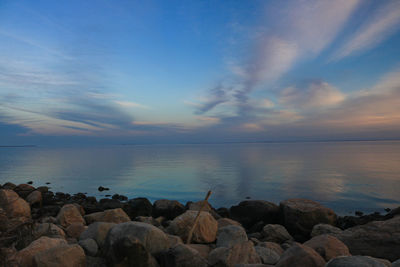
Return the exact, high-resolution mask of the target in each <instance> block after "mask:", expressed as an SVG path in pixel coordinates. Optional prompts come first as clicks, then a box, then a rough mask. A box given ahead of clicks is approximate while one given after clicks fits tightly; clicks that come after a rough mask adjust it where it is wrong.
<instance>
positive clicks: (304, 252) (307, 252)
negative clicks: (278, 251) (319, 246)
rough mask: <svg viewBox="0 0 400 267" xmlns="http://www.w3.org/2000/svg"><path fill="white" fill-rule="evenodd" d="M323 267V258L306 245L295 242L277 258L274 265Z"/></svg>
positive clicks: (280, 266) (281, 266)
mask: <svg viewBox="0 0 400 267" xmlns="http://www.w3.org/2000/svg"><path fill="white" fill-rule="evenodd" d="M292 266H296V267H324V266H325V260H324V259H323V258H322V257H321V256H320V255H319V254H318V253H317V252H315V250H313V249H312V248H310V247H308V246H303V245H300V244H295V245H293V246H291V247H290V248H288V249H287V250H286V251H285V252H284V253H283V254H282V256H281V258H280V259H279V261H278V263H277V264H276V267H292Z"/></svg>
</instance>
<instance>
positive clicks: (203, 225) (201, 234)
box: [167, 210, 218, 243]
mask: <svg viewBox="0 0 400 267" xmlns="http://www.w3.org/2000/svg"><path fill="white" fill-rule="evenodd" d="M197 214H198V211H193V210H188V211H186V212H185V213H183V214H182V215H179V216H178V217H176V218H175V219H174V220H173V221H172V222H171V224H170V225H169V226H168V228H167V232H168V233H170V234H173V235H178V236H180V237H181V238H182V239H183V241H186V240H187V238H188V235H189V232H190V229H191V228H192V226H193V223H194V220H195V218H196V216H197ZM217 230H218V222H217V221H216V220H215V219H214V218H213V216H211V214H210V213H208V212H205V211H202V212H201V213H200V216H199V220H198V223H197V225H196V227H195V229H194V231H193V236H192V241H193V242H194V243H212V242H214V241H215V238H216V236H217Z"/></svg>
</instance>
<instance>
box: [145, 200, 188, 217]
mask: <svg viewBox="0 0 400 267" xmlns="http://www.w3.org/2000/svg"><path fill="white" fill-rule="evenodd" d="M184 212H185V206H183V205H182V203H179V202H178V201H176V200H168V199H160V200H157V201H156V202H154V204H153V216H154V217H160V216H163V217H165V218H167V219H168V220H172V219H174V218H175V217H176V216H178V215H181V214H182V213H184Z"/></svg>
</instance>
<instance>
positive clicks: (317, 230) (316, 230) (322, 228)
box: [311, 223, 342, 237]
mask: <svg viewBox="0 0 400 267" xmlns="http://www.w3.org/2000/svg"><path fill="white" fill-rule="evenodd" d="M341 232H342V229H340V228H338V227H335V226H332V225H330V224H323V223H320V224H317V225H314V227H313V229H312V231H311V237H314V236H317V235H323V234H340V233H341Z"/></svg>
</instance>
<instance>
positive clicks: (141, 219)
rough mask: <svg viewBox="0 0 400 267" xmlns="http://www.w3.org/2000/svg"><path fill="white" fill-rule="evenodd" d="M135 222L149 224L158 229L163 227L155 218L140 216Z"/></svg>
mask: <svg viewBox="0 0 400 267" xmlns="http://www.w3.org/2000/svg"><path fill="white" fill-rule="evenodd" d="M134 221H136V222H143V223H148V224H151V225H154V226H157V227H158V226H160V225H161V224H160V222H159V221H157V220H156V219H154V218H153V217H145V216H138V217H136V218H135V220H134Z"/></svg>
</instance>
